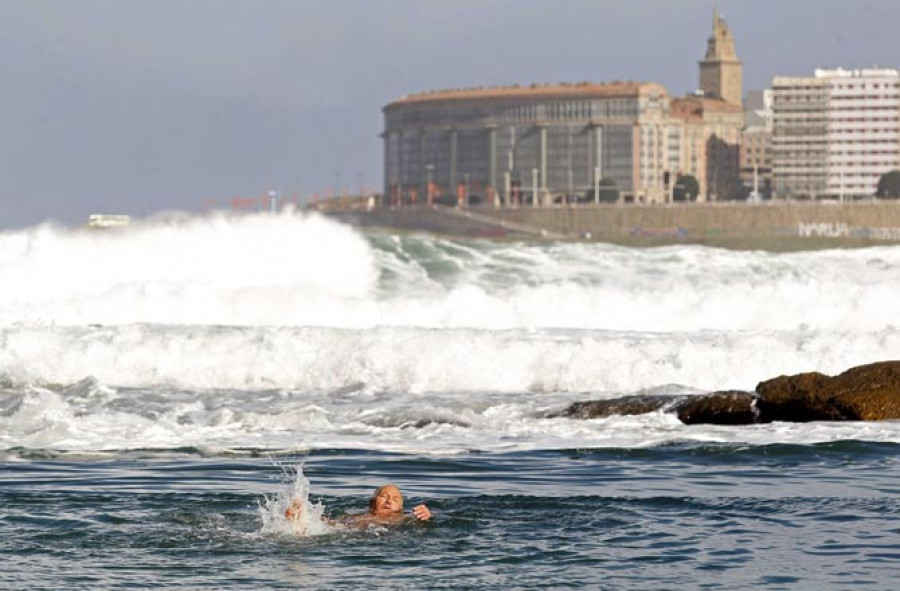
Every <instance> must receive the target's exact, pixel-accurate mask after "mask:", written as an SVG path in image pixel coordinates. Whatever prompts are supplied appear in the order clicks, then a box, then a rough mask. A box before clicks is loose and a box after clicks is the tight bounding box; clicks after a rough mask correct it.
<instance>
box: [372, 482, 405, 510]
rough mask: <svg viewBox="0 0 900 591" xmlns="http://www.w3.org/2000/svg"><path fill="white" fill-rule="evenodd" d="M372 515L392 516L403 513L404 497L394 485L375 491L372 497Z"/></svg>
mask: <svg viewBox="0 0 900 591" xmlns="http://www.w3.org/2000/svg"><path fill="white" fill-rule="evenodd" d="M371 508H372V513H374V514H375V515H390V514H392V513H401V512H402V511H403V495H401V494H400V489H398V488H397V487H396V486H394V485H393V484H388V485H387V486H382V487H381V488H379V489H378V490H376V491H375V496H374V497H372V505H371Z"/></svg>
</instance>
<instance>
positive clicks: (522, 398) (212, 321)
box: [0, 215, 900, 453]
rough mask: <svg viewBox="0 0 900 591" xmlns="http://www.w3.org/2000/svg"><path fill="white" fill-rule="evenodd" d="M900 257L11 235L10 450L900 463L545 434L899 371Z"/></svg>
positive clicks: (650, 431)
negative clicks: (774, 389) (578, 410)
mask: <svg viewBox="0 0 900 591" xmlns="http://www.w3.org/2000/svg"><path fill="white" fill-rule="evenodd" d="M898 270H900V248H897V247H880V248H871V249H862V250H846V251H839V250H833V251H819V252H809V253H794V254H769V253H762V252H732V251H725V250H718V249H710V248H702V247H694V246H673V247H666V248H658V249H628V248H620V247H613V246H608V245H600V244H587V243H491V242H482V241H469V242H465V241H449V240H442V239H436V238H429V237H424V236H404V237H400V236H389V235H375V236H369V237H364V236H362V235H360V234H359V233H357V232H355V231H353V230H352V229H350V228H348V227H345V226H341V225H338V224H336V223H333V222H331V221H329V220H327V219H324V218H321V217H319V216H316V215H312V216H304V215H283V216H281V215H279V216H264V215H259V216H246V217H227V216H223V215H211V216H206V217H200V218H187V219H180V220H176V221H165V220H156V221H144V222H139V223H137V224H136V225H135V226H134V227H131V228H128V229H125V230H123V231H111V232H92V231H87V230H71V229H64V228H59V227H54V226H40V227H37V228H32V229H28V230H22V231H16V232H7V233H0V285H2V286H3V289H2V290H0V384H2V385H3V386H4V387H6V390H3V391H0V448H3V449H9V448H13V447H26V448H43V449H69V450H82V451H97V450H104V449H113V450H116V449H133V448H169V447H196V448H204V449H208V448H216V449H235V448H263V449H282V450H284V449H287V450H291V449H306V448H365V449H385V450H397V451H425V452H440V453H447V452H451V451H463V450H467V449H488V450H500V449H536V448H556V447H581V446H643V445H653V444H657V443H663V442H669V441H679V440H683V439H688V440H699V441H705V440H709V441H717V440H719V439H720V438H725V439H726V440H728V438H737V439H738V440H743V439H741V438H745V439H748V440H753V441H755V442H766V441H779V440H785V441H795V440H796V441H812V440H817V441H818V440H826V441H827V440H830V438H832V437H849V438H852V437H853V436H854V435H859V436H861V437H864V438H867V439H872V440H889V441H893V440H897V437H898V436H897V430H898V427H897V426H896V425H894V424H892V423H885V424H879V425H877V426H874V427H873V426H871V425H865V426H857V425H853V424H850V425H840V426H837V425H836V426H829V427H825V428H823V429H819V428H813V427H808V426H798V427H790V428H781V427H777V426H759V427H753V428H749V429H743V430H734V431H730V430H729V429H727V428H713V427H686V426H684V425H680V424H678V423H677V421H675V422H673V421H674V419H672V417H669V416H667V415H648V416H644V417H631V418H623V417H615V418H610V419H605V420H603V421H570V420H566V419H543V418H541V416H542V413H543V412H544V411H546V410H548V409H551V408H561V407H562V406H563V405H565V404H567V403H569V402H572V401H575V400H583V399H587V398H598V397H614V396H620V395H622V394H628V393H632V392H637V391H649V392H662V393H667V392H685V391H686V392H699V391H710V390H721V389H731V388H735V389H742V390H752V389H753V388H754V387H755V386H756V384H757V382H759V381H761V380H764V379H768V378H770V377H774V376H777V375H781V374H792V373H799V372H803V371H821V372H824V373H830V374H835V373H839V372H841V371H843V370H845V369H847V368H849V367H851V366H854V365H859V364H864V363H869V362H873V361H879V360H884V359H893V358H897V356H898V353H900V325H895V323H896V320H895V319H896V318H900V299H898V298H897V297H896V293H898V291H900V273H898Z"/></svg>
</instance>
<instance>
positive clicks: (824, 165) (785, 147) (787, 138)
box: [772, 68, 900, 200]
mask: <svg viewBox="0 0 900 591" xmlns="http://www.w3.org/2000/svg"><path fill="white" fill-rule="evenodd" d="M772 109H773V131H772V168H773V178H772V184H773V190H774V195H775V197H778V198H802V199H823V198H824V199H838V200H844V199H858V198H867V197H872V196H873V195H874V194H875V191H876V188H877V186H878V180H879V178H880V177H881V175H882V174H884V173H886V172H888V171H890V170H893V169H897V168H900V73H898V71H897V70H895V69H875V68H873V69H863V70H841V69H834V70H824V69H822V70H816V71H815V73H814V75H813V76H809V77H783V76H778V77H776V78H775V79H774V81H773V104H772Z"/></svg>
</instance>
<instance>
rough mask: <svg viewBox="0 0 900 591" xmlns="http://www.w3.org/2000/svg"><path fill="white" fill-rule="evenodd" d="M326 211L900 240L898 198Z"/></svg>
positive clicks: (765, 241)
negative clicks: (839, 200) (852, 200)
mask: <svg viewBox="0 0 900 591" xmlns="http://www.w3.org/2000/svg"><path fill="white" fill-rule="evenodd" d="M326 213H327V214H328V215H331V216H334V217H337V218H338V219H341V220H342V221H345V222H348V223H352V224H355V225H359V226H367V227H387V228H397V229H402V230H411V231H424V232H432V233H438V234H448V235H459V236H481V237H495V238H503V237H522V236H537V237H547V238H573V239H585V238H587V239H591V240H599V241H608V242H613V243H621V244H637V245H640V244H649V245H652V244H663V243H675V242H686V243H701V244H722V245H735V246H741V245H746V246H748V247H762V248H766V247H767V245H779V244H780V245H783V248H803V247H804V245H809V246H821V245H825V246H828V245H835V246H838V245H839V246H853V245H867V244H880V243H896V242H900V201H865V202H854V203H833V202H828V203H825V202H796V201H794V202H783V201H782V202H766V203H758V204H752V203H744V202H731V203H688V204H672V205H592V204H589V205H560V206H553V207H537V208H536V207H528V206H523V207H516V208H493V207H477V208H472V209H457V208H444V207H424V206H419V207H403V208H388V207H375V208H373V209H371V210H365V209H355V210H343V211H340V210H332V211H328V212H326ZM776 248H777V246H776Z"/></svg>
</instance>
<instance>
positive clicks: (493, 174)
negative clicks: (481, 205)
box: [485, 127, 497, 197]
mask: <svg viewBox="0 0 900 591" xmlns="http://www.w3.org/2000/svg"><path fill="white" fill-rule="evenodd" d="M487 134H488V178H487V181H488V186H489V187H490V188H491V190H492V191H493V192H494V194H495V195H496V194H497V128H496V127H488V129H487ZM485 197H487V195H485Z"/></svg>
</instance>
